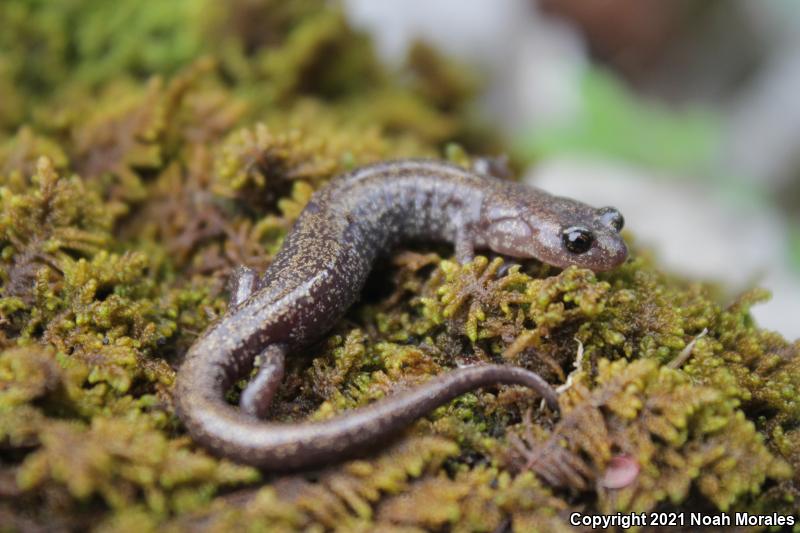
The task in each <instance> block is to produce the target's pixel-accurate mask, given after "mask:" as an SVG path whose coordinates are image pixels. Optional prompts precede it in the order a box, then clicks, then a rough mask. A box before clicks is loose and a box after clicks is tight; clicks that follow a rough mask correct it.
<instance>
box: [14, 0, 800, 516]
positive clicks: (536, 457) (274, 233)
mask: <svg viewBox="0 0 800 533" xmlns="http://www.w3.org/2000/svg"><path fill="white" fill-rule="evenodd" d="M101 4H103V5H101ZM221 6H222V4H219V3H213V2H212V3H209V2H175V3H168V4H163V5H162V4H159V5H155V3H153V2H145V3H132V2H123V5H121V6H120V7H115V8H113V9H111V8H109V7H108V6H106V5H105V4H104V3H102V2H100V3H98V2H95V1H93V0H87V1H83V2H80V1H74V2H65V3H63V5H61V4H60V5H58V6H50V5H49V4H47V5H45V3H42V2H36V1H29V0H12V1H7V2H3V3H2V5H0V19H3V20H4V32H3V34H2V35H0V100H1V101H3V102H4V104H7V105H3V106H0V283H1V286H0V449H2V450H3V460H2V462H1V463H0V485H2V491H3V494H4V498H3V501H2V502H0V517H1V518H0V519H1V520H2V522H3V524H4V526H5V525H6V524H8V529H11V530H27V529H31V528H35V527H50V528H61V529H85V528H89V527H93V528H98V529H102V530H108V531H127V530H131V531H132V530H136V531H146V530H153V531H155V530H168V531H182V530H190V529H196V528H198V527H200V528H206V529H210V530H219V529H230V528H243V527H247V528H249V529H255V530H258V529H259V528H263V529H265V530H267V529H269V528H272V529H273V530H286V531H291V530H296V529H306V530H309V531H323V530H325V529H331V528H340V529H354V530H375V529H380V530H385V531H392V530H394V531H422V530H430V529H441V530H445V529H446V530H453V531H475V530H496V529H500V528H502V527H505V524H510V525H511V527H512V528H513V529H514V530H515V531H567V530H568V528H569V526H568V523H567V522H565V520H564V518H563V517H564V516H568V513H569V512H571V511H574V510H583V511H586V510H589V511H615V510H621V511H629V510H646V509H653V508H656V507H657V506H672V507H674V508H677V509H681V510H697V509H709V508H717V509H720V510H743V511H750V512H764V513H771V512H791V511H792V510H795V509H796V502H797V501H798V498H800V485H798V483H799V482H798V478H797V472H798V471H800V451H798V450H800V436H799V435H800V432H798V430H797V426H798V422H800V420H799V418H800V407H799V406H798V397H800V395H798V392H800V368H798V364H800V363H798V361H800V356H799V355H798V352H800V344H798V343H797V342H795V343H789V342H787V341H785V340H784V339H782V338H781V337H780V336H778V335H776V334H774V333H770V332H767V331H764V330H762V329H760V328H759V327H758V326H757V324H755V323H754V322H753V320H752V318H751V317H750V314H749V309H750V307H751V306H752V305H754V304H756V303H757V302H758V301H760V300H761V299H762V298H764V296H765V295H764V293H763V292H761V291H752V292H749V293H746V294H744V295H743V296H742V297H741V298H739V299H738V300H737V301H736V302H734V303H733V304H732V305H729V306H724V305H722V304H720V303H719V301H718V300H717V296H716V294H715V292H714V290H713V288H712V287H710V286H708V285H704V284H698V283H688V282H686V281H684V280H681V279H676V278H673V277H670V276H667V275H665V274H664V273H662V272H661V271H660V270H659V268H658V266H657V265H655V264H653V262H652V261H651V260H649V259H648V257H647V255H646V254H644V253H642V252H641V251H640V250H637V249H634V253H633V258H632V260H631V261H629V262H628V263H626V264H625V265H624V266H623V267H621V268H620V269H618V270H616V271H614V272H610V273H604V274H598V275H595V274H593V273H591V272H589V271H587V270H581V269H577V268H568V269H565V270H563V271H559V270H558V269H555V268H552V267H548V266H546V265H542V264H540V263H538V262H536V261H525V262H522V263H521V264H519V265H511V264H507V263H506V262H504V260H503V259H500V258H487V257H478V258H476V259H475V261H473V262H472V263H469V264H467V265H459V264H457V263H456V262H455V261H453V260H452V259H450V258H449V256H450V254H451V253H452V252H451V250H450V249H448V248H446V247H444V248H437V249H435V250H434V251H431V250H430V249H428V250H423V249H421V248H417V247H414V248H412V249H406V250H400V251H398V252H397V253H396V254H394V255H393V256H392V258H391V262H390V263H388V264H383V265H380V266H379V267H378V269H377V272H376V274H375V276H374V279H373V281H371V282H370V283H369V284H368V288H367V290H366V294H365V295H364V298H363V300H362V301H361V302H360V303H358V304H357V305H356V306H354V308H353V309H352V310H351V311H350V312H349V313H348V316H347V318H346V320H343V321H341V322H340V324H339V325H337V327H336V328H335V329H334V330H333V331H332V332H330V334H329V335H328V337H327V338H326V339H325V340H324V342H322V343H321V344H320V345H319V346H316V347H314V348H312V349H310V350H309V351H308V352H307V353H305V354H297V357H293V358H291V361H290V367H289V369H288V373H287V379H286V381H285V384H284V386H283V387H282V389H281V391H280V393H279V397H278V399H277V402H276V404H275V407H274V412H273V413H272V416H273V417H274V418H275V419H278V420H283V421H293V420H298V419H314V420H319V419H324V418H328V417H330V416H333V415H335V414H337V413H340V412H342V411H346V410H349V409H353V408H356V407H358V406H362V405H366V404H369V403H370V402H372V401H374V400H376V399H378V398H382V397H385V396H388V395H391V394H393V393H395V392H397V391H398V390H401V389H403V388H406V387H411V386H415V385H418V384H421V383H424V382H425V381H427V380H429V379H430V378H431V376H433V375H436V374H441V373H444V372H447V371H448V370H449V369H451V368H453V367H454V366H455V365H457V364H474V363H477V362H481V361H483V362H504V363H507V364H515V365H520V366H524V367H526V368H529V369H532V370H535V371H537V372H539V373H541V374H542V375H543V376H545V377H546V379H548V380H549V381H550V382H551V383H553V384H554V385H556V386H559V387H560V390H561V391H562V395H561V404H562V409H563V416H562V417H561V418H558V417H557V416H556V415H555V414H554V413H552V412H550V411H547V410H541V409H539V403H540V400H539V399H538V398H537V397H535V396H534V395H533V394H532V393H530V392H529V391H527V390H525V389H522V388H519V387H499V388H495V389H487V390H483V391H474V392H473V393H470V394H466V395H463V396H462V397H460V398H458V399H457V400H455V401H453V402H451V403H450V404H448V405H446V406H443V407H441V408H440V409H437V410H436V411H435V412H434V413H431V414H430V415H429V416H428V417H426V418H424V419H422V420H420V421H418V422H417V423H416V424H414V425H413V426H412V427H410V428H409V430H408V432H407V433H406V434H405V435H402V436H400V437H399V438H398V439H397V440H396V441H395V442H394V443H393V445H392V446H391V447H388V448H386V449H383V450H379V451H377V452H376V453H374V454H372V455H368V456H365V457H364V458H362V459H359V460H356V461H351V462H348V463H344V464H341V465H333V466H331V467H330V468H328V469H325V470H322V471H320V472H317V473H315V474H314V475H303V474H297V475H284V476H277V477H276V476H270V475H259V474H258V473H257V472H255V471H254V470H253V469H250V468H246V467H240V466H236V465H232V464H230V463H229V462H226V461H220V460H218V459H216V458H212V457H210V456H208V455H206V454H205V452H204V451H203V450H202V449H201V448H199V447H197V446H195V445H194V444H193V443H192V441H191V440H190V439H189V438H188V437H187V436H186V434H185V432H184V429H183V428H182V427H181V425H180V423H179V421H178V420H177V418H176V417H175V414H174V409H173V405H172V397H171V393H172V391H171V386H172V383H173V380H174V374H175V369H176V368H177V366H178V365H179V364H180V361H181V358H182V357H183V354H184V353H185V352H186V350H187V348H188V347H189V346H190V345H191V344H192V342H193V341H194V340H195V339H196V338H197V336H198V335H199V334H201V333H202V331H203V330H204V329H205V328H206V326H207V325H208V324H209V323H210V322H211V321H212V320H214V319H215V318H216V317H219V316H221V315H222V314H223V313H224V312H225V308H226V303H225V297H226V294H225V292H226V291H225V284H226V280H227V278H228V275H229V274H230V271H231V269H232V268H234V267H235V266H237V265H239V264H247V265H250V266H252V267H254V268H258V269H263V268H265V267H266V266H267V265H268V264H269V263H270V261H271V260H272V257H273V255H274V254H275V253H276V252H277V250H278V249H279V248H280V245H281V242H282V240H283V238H284V236H285V235H286V232H287V231H288V229H289V227H290V226H291V224H292V222H293V221H294V220H295V219H296V218H297V216H298V215H299V213H300V211H301V210H302V208H303V207H304V206H305V204H306V202H307V201H308V199H309V198H310V196H311V194H312V193H313V192H314V191H315V190H317V189H318V188H319V187H321V186H323V185H324V184H325V183H327V181H328V180H329V179H331V178H332V177H333V176H335V175H337V174H339V173H341V172H344V171H347V170H349V169H351V168H354V167H355V166H358V165H362V164H366V163H370V162H374V161H379V160H384V159H390V158H398V157H410V156H411V157H414V156H416V157H419V156H426V157H442V156H443V155H446V157H447V158H448V159H450V160H451V161H454V162H456V163H457V164H461V165H464V166H467V165H469V163H470V154H484V153H491V152H493V151H497V147H498V146H499V145H498V144H497V143H498V141H497V139H496V137H494V136H493V135H492V134H491V132H487V131H486V130H485V129H484V128H482V127H481V126H480V125H479V124H475V123H474V122H473V120H472V119H471V118H470V117H471V116H472V113H471V111H470V107H471V105H472V98H471V97H472V95H473V94H474V89H475V86H476V84H475V81H474V79H473V78H472V76H471V75H470V74H468V73H465V71H464V70H463V69H460V68H459V67H458V66H456V65H454V64H452V63H449V62H447V61H446V60H444V59H442V58H441V57H439V56H438V55H437V54H436V53H435V52H434V51H432V50H431V49H430V48H427V47H426V46H424V45H417V46H415V47H414V48H413V50H412V51H411V53H410V56H409V61H408V63H407V65H406V67H405V69H404V72H403V74H402V76H397V75H395V74H394V73H390V72H388V71H386V70H385V69H384V68H382V66H381V65H380V64H378V63H377V62H376V60H375V56H374V53H373V51H372V49H371V46H370V44H369V41H368V40H367V39H366V38H365V37H364V36H363V35H362V34H360V33H359V32H357V31H355V30H353V29H352V28H350V27H349V26H348V25H347V23H346V21H345V20H344V19H343V18H342V16H341V14H340V13H338V12H337V11H336V10H335V9H333V8H331V7H330V6H328V5H327V3H325V2H322V1H321V0H319V1H318V0H302V1H298V2H278V1H270V0H264V1H260V2H252V1H249V0H247V1H245V0H236V1H233V2H229V3H226V4H225V7H224V8H223V7H221ZM206 8H207V9H206ZM74 28H78V30H76V31H73V29H74ZM212 45H213V46H212ZM207 52H213V54H211V55H203V54H204V53H207ZM9 102H11V104H8V103H9ZM19 126H21V127H19ZM634 230H635V228H634ZM703 331H706V333H705V334H703ZM687 347H691V350H689V351H687ZM576 361H577V368H575V366H574V365H576ZM620 455H627V456H629V457H631V458H633V459H634V460H635V461H636V462H637V463H638V464H639V466H640V467H641V472H640V474H639V476H638V477H637V478H636V479H635V481H634V482H633V483H632V484H630V485H628V486H626V487H623V488H621V489H608V488H605V487H604V486H603V485H602V483H601V482H600V481H599V480H601V479H602V476H603V475H604V473H605V472H606V470H607V469H608V468H609V464H610V463H611V462H612V460H613V458H615V457H618V456H620ZM266 524H270V526H267V525H266Z"/></svg>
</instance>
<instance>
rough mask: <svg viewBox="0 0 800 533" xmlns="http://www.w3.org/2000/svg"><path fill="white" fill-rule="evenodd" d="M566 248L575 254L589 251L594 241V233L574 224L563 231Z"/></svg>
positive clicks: (562, 235) (562, 237) (562, 236)
mask: <svg viewBox="0 0 800 533" xmlns="http://www.w3.org/2000/svg"><path fill="white" fill-rule="evenodd" d="M561 240H562V241H563V242H564V248H566V249H567V250H569V251H570V252H572V253H573V254H582V253H585V252H588V251H589V248H591V247H592V243H593V242H594V235H592V232H591V231H589V230H588V229H586V228H582V227H580V226H572V227H570V228H567V229H565V230H564V231H563V232H562V233H561Z"/></svg>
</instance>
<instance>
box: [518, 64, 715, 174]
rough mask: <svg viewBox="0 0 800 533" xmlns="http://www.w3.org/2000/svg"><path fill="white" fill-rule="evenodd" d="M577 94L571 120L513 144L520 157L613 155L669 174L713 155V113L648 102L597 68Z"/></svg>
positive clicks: (534, 131) (702, 163)
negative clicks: (578, 108) (578, 103)
mask: <svg viewBox="0 0 800 533" xmlns="http://www.w3.org/2000/svg"><path fill="white" fill-rule="evenodd" d="M581 95H582V102H581V104H582V109H581V111H580V112H579V114H578V115H577V116H576V117H575V118H574V120H572V121H570V122H569V123H565V124H562V125H555V126H552V127H545V128H542V127H535V128H531V129H529V130H528V131H527V132H526V133H524V134H523V135H521V136H520V138H518V139H517V141H516V147H517V149H518V154H519V155H520V156H521V157H522V158H524V159H527V160H534V159H538V158H542V157H551V156H554V155H560V154H564V153H572V154H591V155H602V156H613V157H614V158H617V159H623V160H627V161H630V162H634V163H639V164H644V165H647V166H650V167H657V168H664V169H671V170H693V169H700V168H703V167H705V166H707V165H708V163H709V161H710V159H711V158H712V156H713V153H714V148H715V146H716V143H717V139H718V138H719V131H720V128H719V117H718V116H717V115H715V114H714V113H712V112H709V111H703V110H697V109H686V110H676V109H671V108H669V107H666V106H665V105H663V104H659V103H656V102H648V101H646V100H644V99H643V98H641V97H639V96H637V95H636V94H634V93H632V92H631V91H629V90H628V89H627V88H626V87H625V86H624V85H623V83H622V82H621V81H620V80H618V79H617V78H615V77H614V76H613V75H612V74H610V73H608V72H606V71H604V70H601V69H597V68H591V69H589V70H588V71H587V73H586V75H585V76H584V78H583V80H582V81H581Z"/></svg>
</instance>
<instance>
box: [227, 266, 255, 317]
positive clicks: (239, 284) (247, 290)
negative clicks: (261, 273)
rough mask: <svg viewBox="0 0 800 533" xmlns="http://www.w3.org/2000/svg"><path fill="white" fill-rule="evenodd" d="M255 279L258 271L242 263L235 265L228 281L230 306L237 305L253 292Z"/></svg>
mask: <svg viewBox="0 0 800 533" xmlns="http://www.w3.org/2000/svg"><path fill="white" fill-rule="evenodd" d="M257 281H258V273H257V272H256V271H255V270H253V269H252V268H250V267H246V266H244V265H239V266H238V267H236V268H235V269H234V271H233V273H232V274H231V277H230V280H229V281H228V290H229V291H230V295H231V299H230V306H231V307H238V306H239V305H241V303H242V302H244V301H245V300H247V299H248V298H249V297H250V295H251V294H253V292H255V290H256V284H257V283H256V282H257Z"/></svg>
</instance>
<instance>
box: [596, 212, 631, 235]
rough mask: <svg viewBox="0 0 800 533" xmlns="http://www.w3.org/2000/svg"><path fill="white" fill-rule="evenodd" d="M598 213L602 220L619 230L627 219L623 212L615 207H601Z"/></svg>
mask: <svg viewBox="0 0 800 533" xmlns="http://www.w3.org/2000/svg"><path fill="white" fill-rule="evenodd" d="M597 215H598V216H599V217H600V222H602V223H603V224H605V225H606V226H609V227H611V228H614V229H615V230H616V231H617V232H620V231H621V230H622V227H623V226H624V225H625V219H624V218H623V217H622V213H620V212H619V211H617V210H616V209H615V208H613V207H601V208H600V209H598V210H597Z"/></svg>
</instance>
